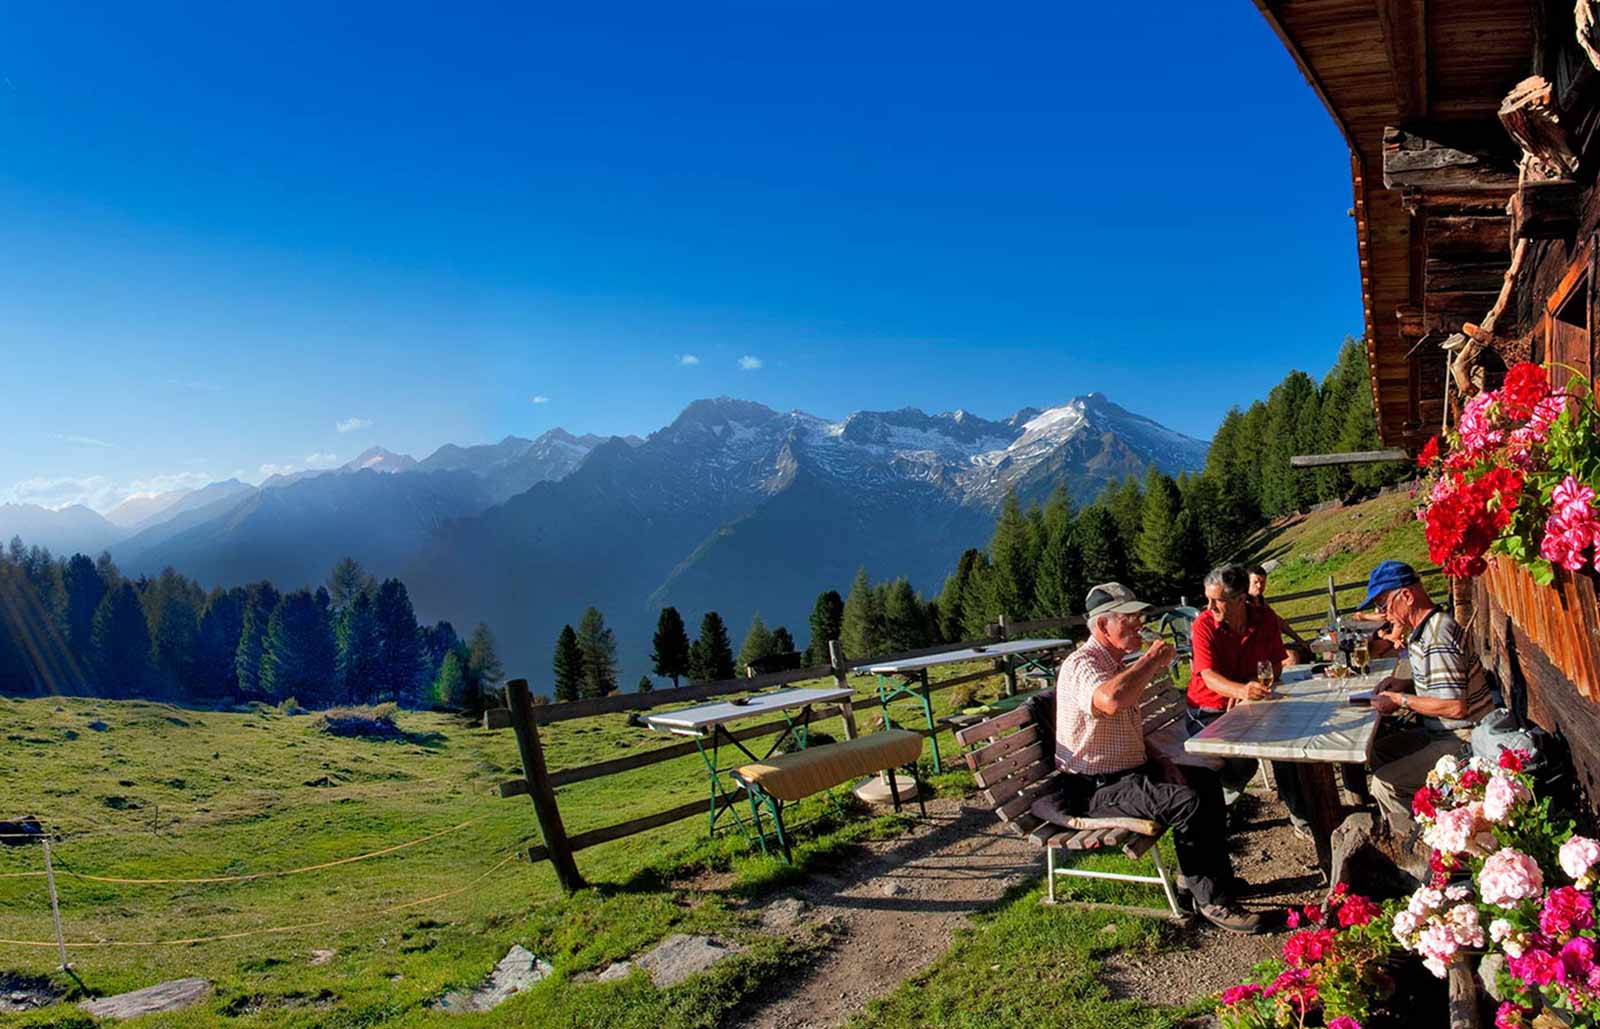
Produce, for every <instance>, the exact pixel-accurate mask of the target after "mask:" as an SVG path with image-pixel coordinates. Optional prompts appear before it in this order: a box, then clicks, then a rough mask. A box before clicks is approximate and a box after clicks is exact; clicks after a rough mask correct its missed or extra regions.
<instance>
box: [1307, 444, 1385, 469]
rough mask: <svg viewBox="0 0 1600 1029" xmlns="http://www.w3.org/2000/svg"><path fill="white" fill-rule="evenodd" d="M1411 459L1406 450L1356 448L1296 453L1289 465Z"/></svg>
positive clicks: (1314, 465) (1312, 466)
mask: <svg viewBox="0 0 1600 1029" xmlns="http://www.w3.org/2000/svg"><path fill="white" fill-rule="evenodd" d="M1409 460H1411V455H1410V454H1407V453H1406V452H1405V451H1404V450H1398V449H1390V450H1356V451H1351V452H1349V453H1346V454H1296V455H1295V456H1293V457H1291V458H1289V465H1290V467H1292V468H1325V467H1329V466H1332V465H1347V464H1380V463H1387V462H1390V461H1409Z"/></svg>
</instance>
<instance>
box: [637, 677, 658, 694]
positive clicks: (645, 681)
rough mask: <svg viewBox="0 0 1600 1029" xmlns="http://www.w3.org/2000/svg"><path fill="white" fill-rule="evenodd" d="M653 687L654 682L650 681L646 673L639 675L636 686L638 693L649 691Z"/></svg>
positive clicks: (654, 685)
mask: <svg viewBox="0 0 1600 1029" xmlns="http://www.w3.org/2000/svg"><path fill="white" fill-rule="evenodd" d="M655 688H656V684H655V683H653V682H651V681H650V677H649V676H648V675H641V676H639V685H638V686H637V687H636V689H637V691H638V692H640V693H650V692H652V691H653V690H654V689H655Z"/></svg>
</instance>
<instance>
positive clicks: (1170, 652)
mask: <svg viewBox="0 0 1600 1029" xmlns="http://www.w3.org/2000/svg"><path fill="white" fill-rule="evenodd" d="M1177 656H1178V648H1177V647H1175V646H1173V645H1172V641H1171V640H1156V641H1155V642H1154V643H1152V644H1150V649H1148V650H1146V651H1145V652H1144V657H1145V660H1146V661H1150V662H1152V663H1153V664H1155V665H1156V666H1158V667H1165V666H1167V665H1170V664H1172V660H1173V658H1175V657H1177Z"/></svg>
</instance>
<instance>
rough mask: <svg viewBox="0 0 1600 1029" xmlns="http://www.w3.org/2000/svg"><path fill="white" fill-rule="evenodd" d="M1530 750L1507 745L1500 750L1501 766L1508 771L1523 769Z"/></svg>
mask: <svg viewBox="0 0 1600 1029" xmlns="http://www.w3.org/2000/svg"><path fill="white" fill-rule="evenodd" d="M1527 757H1528V752H1527V751H1525V750H1523V749H1522V748H1521V747H1518V748H1517V749H1515V750H1513V749H1511V748H1510V747H1507V748H1506V749H1505V750H1502V751H1501V752H1500V767H1501V768H1504V769H1505V770H1506V771H1508V772H1520V771H1522V763H1523V762H1524V761H1525V760H1527Z"/></svg>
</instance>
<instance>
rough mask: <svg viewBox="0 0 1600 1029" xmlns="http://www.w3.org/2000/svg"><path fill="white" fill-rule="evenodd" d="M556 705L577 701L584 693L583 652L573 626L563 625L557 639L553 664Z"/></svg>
mask: <svg viewBox="0 0 1600 1029" xmlns="http://www.w3.org/2000/svg"><path fill="white" fill-rule="evenodd" d="M551 671H552V675H553V676H554V682H555V695H556V703H558V704H565V703H568V702H570V701H574V700H577V699H578V697H579V696H580V694H581V693H582V691H583V651H581V650H579V649H578V634H577V633H576V632H573V631H572V626H570V625H563V626H562V627H561V634H560V635H559V636H557V637H556V651H555V659H554V661H553V662H552V669H551Z"/></svg>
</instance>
